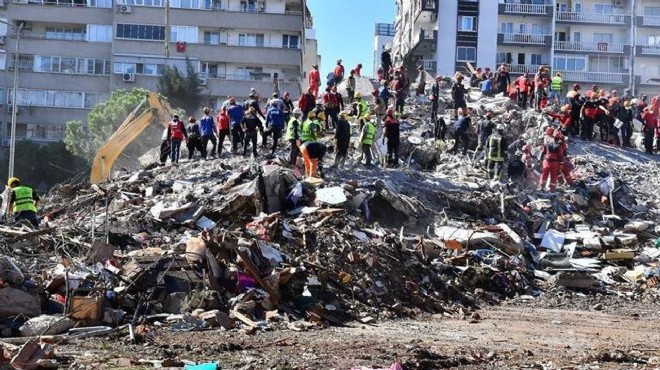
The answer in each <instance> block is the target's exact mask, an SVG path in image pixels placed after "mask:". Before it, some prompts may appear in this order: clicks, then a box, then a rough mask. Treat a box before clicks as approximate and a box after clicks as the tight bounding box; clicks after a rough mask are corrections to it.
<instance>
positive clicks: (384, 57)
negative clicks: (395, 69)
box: [380, 49, 392, 80]
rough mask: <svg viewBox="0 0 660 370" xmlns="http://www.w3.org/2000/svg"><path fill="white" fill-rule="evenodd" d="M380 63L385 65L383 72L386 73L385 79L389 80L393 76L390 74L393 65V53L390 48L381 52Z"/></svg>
mask: <svg viewBox="0 0 660 370" xmlns="http://www.w3.org/2000/svg"><path fill="white" fill-rule="evenodd" d="M380 65H381V66H383V72H384V73H385V76H384V78H385V80H389V78H390V77H391V76H390V74H389V71H390V68H391V67H392V55H391V54H390V50H389V49H384V50H383V52H382V53H381V54H380Z"/></svg>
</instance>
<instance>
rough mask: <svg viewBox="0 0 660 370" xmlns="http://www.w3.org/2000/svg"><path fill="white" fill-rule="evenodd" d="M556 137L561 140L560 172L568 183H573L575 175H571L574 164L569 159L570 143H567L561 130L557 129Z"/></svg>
mask: <svg viewBox="0 0 660 370" xmlns="http://www.w3.org/2000/svg"><path fill="white" fill-rule="evenodd" d="M553 136H554V138H555V140H557V141H558V142H559V150H560V153H559V174H560V175H562V176H563V177H564V181H566V183H567V184H569V185H571V184H573V176H571V170H572V168H573V165H572V164H571V162H570V161H569V160H568V144H566V138H565V137H564V134H563V133H562V132H561V131H560V130H555V133H554V135H553Z"/></svg>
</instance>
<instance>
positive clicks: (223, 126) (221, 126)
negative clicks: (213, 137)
mask: <svg viewBox="0 0 660 370" xmlns="http://www.w3.org/2000/svg"><path fill="white" fill-rule="evenodd" d="M215 122H216V126H215V127H216V128H217V129H218V131H220V130H229V117H227V114H226V113H222V112H221V113H220V114H218V116H217V117H216V119H215Z"/></svg>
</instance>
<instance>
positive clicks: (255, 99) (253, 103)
mask: <svg viewBox="0 0 660 370" xmlns="http://www.w3.org/2000/svg"><path fill="white" fill-rule="evenodd" d="M250 107H252V108H254V113H255V114H256V115H257V116H259V117H261V119H262V120H265V119H266V116H264V113H263V112H262V111H261V108H260V107H259V94H257V92H256V91H254V90H252V91H251V92H250V95H249V96H248V99H247V100H246V101H245V102H244V103H243V108H244V109H245V110H246V111H247V110H248V108H250Z"/></svg>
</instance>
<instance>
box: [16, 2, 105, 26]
mask: <svg viewBox="0 0 660 370" xmlns="http://www.w3.org/2000/svg"><path fill="white" fill-rule="evenodd" d="M11 6H12V9H13V10H12V11H11V12H12V14H13V15H12V18H14V19H20V20H23V21H26V22H57V23H74V24H81V23H82V24H86V23H94V24H112V14H113V9H112V8H105V7H91V6H87V5H86V4H85V5H83V4H75V5H71V3H70V2H62V1H30V2H29V3H28V2H27V1H26V2H14V3H12V4H11Z"/></svg>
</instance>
